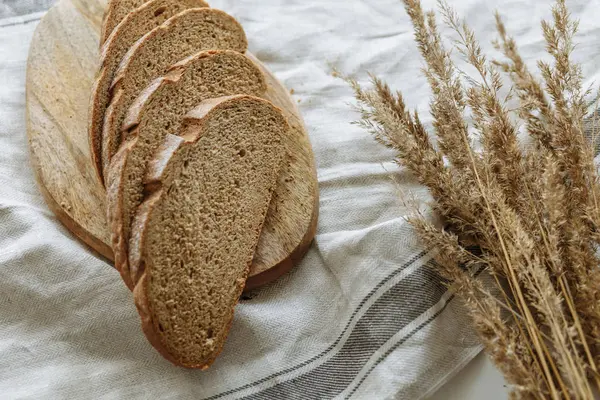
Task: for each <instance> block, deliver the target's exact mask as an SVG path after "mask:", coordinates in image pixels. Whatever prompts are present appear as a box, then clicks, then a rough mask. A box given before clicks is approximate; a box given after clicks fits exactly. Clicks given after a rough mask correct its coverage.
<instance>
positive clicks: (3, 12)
mask: <svg viewBox="0 0 600 400" xmlns="http://www.w3.org/2000/svg"><path fill="white" fill-rule="evenodd" d="M55 1H56V0H3V1H2V2H1V3H0V18H8V17H17V16H19V15H25V14H31V13H34V12H39V11H45V10H47V9H49V8H50V6H51V5H52V4H54V2H55Z"/></svg>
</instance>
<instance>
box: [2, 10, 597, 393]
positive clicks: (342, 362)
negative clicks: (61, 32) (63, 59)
mask: <svg viewBox="0 0 600 400" xmlns="http://www.w3.org/2000/svg"><path fill="white" fill-rule="evenodd" d="M49 3H51V1H43V0H38V1H33V0H27V1H23V0H10V1H9V0H4V1H2V2H1V3H0V398H9V399H12V398H178V399H187V398H190V399H191V398H194V399H198V398H210V399H217V398H218V399H233V398H252V399H254V398H255V399H327V398H333V397H336V396H337V397H338V398H353V399H363V398H365V399H370V398H378V399H384V398H390V399H391V398H399V399H410V400H413V399H419V398H423V397H426V396H427V395H428V394H431V393H432V392H433V391H434V390H436V389H437V388H438V387H439V386H440V385H441V384H443V383H444V382H445V381H447V380H448V379H449V377H451V376H452V375H453V374H454V373H455V372H457V371H458V370H459V369H460V368H461V367H462V366H464V365H465V364H466V363H467V362H468V361H469V360H470V359H471V358H472V357H473V356H474V355H475V354H477V352H478V351H479V346H478V344H477V341H476V339H475V338H474V336H473V335H472V334H471V333H470V331H469V329H468V320H467V319H466V318H465V316H464V312H463V310H462V309H461V308H460V306H459V304H458V303H457V302H456V301H453V297H452V296H451V295H450V294H449V293H447V292H446V290H445V287H444V285H443V284H442V283H441V282H439V279H438V278H437V277H436V276H435V274H433V273H432V272H431V270H430V269H429V268H427V267H425V266H424V264H426V263H427V262H428V260H429V259H430V253H429V252H428V251H427V249H423V248H422V247H421V246H420V245H419V244H418V241H417V240H416V238H415V237H414V234H413V232H412V230H411V228H410V227H409V226H408V225H407V224H406V223H405V221H404V220H403V216H404V215H405V214H406V210H404V209H403V208H402V207H401V206H400V204H399V203H398V200H397V190H396V188H395V187H394V183H392V180H391V179H390V178H391V176H392V175H394V176H395V177H396V179H397V181H399V182H400V184H401V186H402V189H403V190H415V191H416V193H417V195H418V196H422V197H423V198H425V197H424V192H423V190H422V189H420V188H419V187H418V186H417V185H416V184H415V183H414V180H413V178H412V177H411V176H410V174H408V173H406V172H405V171H403V170H399V169H398V168H397V167H395V166H394V165H393V164H392V163H390V160H391V159H392V154H391V153H390V152H389V151H387V150H385V149H384V148H382V147H381V146H379V145H377V144H376V143H375V142H374V141H373V140H372V138H371V137H369V136H368V134H366V133H365V132H363V131H362V130H361V129H360V128H358V127H356V126H354V125H351V124H350V123H351V122H352V121H353V120H355V119H357V114H356V113H355V112H354V111H353V110H352V109H351V107H350V106H349V103H352V101H353V99H352V93H351V91H350V89H349V88H348V87H347V85H346V84H345V83H344V82H342V81H341V80H339V79H336V78H334V77H333V76H331V73H330V67H329V65H330V64H333V65H336V66H337V67H338V68H339V69H340V70H341V71H343V72H345V73H347V74H353V75H355V76H357V77H358V78H359V79H361V80H364V79H366V77H367V76H366V72H367V71H372V72H374V73H376V74H377V75H379V76H382V77H384V78H385V79H386V80H388V81H389V82H390V83H392V84H393V86H394V87H396V88H398V89H401V90H403V91H404V92H405V94H406V100H407V102H408V103H409V104H411V105H412V106H414V107H417V108H419V110H421V111H422V115H423V116H424V118H425V119H426V121H425V122H429V120H428V119H427V118H428V114H427V112H426V107H427V103H428V89H427V86H426V84H425V81H424V79H423V78H422V77H421V76H420V74H419V69H420V67H421V66H422V63H421V61H420V59H419V57H418V53H417V50H416V47H415V45H414V43H413V41H412V36H413V34H412V30H411V27H410V24H409V22H408V18H407V16H406V14H405V12H404V10H403V7H402V5H401V2H399V1H398V0H378V1H361V0H269V1H258V0H212V1H211V5H212V6H213V7H215V8H220V9H223V10H225V11H227V12H229V13H231V14H232V15H234V16H235V17H237V18H238V19H239V20H240V22H241V23H242V25H243V26H244V28H245V29H246V31H247V35H248V37H249V40H250V50H251V51H252V52H253V53H254V54H256V55H257V56H258V57H259V58H260V59H261V60H263V61H264V62H265V63H266V65H267V66H268V67H269V68H271V70H272V71H274V73H275V74H276V75H277V76H278V77H279V78H280V79H281V80H282V81H283V82H284V83H285V85H286V86H287V87H289V88H291V89H292V88H293V89H294V92H295V94H294V98H295V99H297V101H299V105H300V108H301V111H302V113H303V115H304V117H305V120H306V125H307V127H308V131H309V134H310V137H311V140H312V142H313V146H314V150H315V156H316V161H317V164H318V169H319V170H318V176H319V183H320V191H321V218H320V221H319V228H318V234H317V237H316V239H315V242H314V245H313V246H312V248H311V250H310V252H309V253H308V255H307V256H306V258H305V260H304V261H303V262H302V264H301V265H299V266H298V267H297V268H296V269H294V270H293V271H292V272H291V273H289V274H287V275H286V276H285V277H283V278H281V279H280V280H278V281H277V282H276V283H274V284H271V285H269V286H267V287H265V288H263V289H260V290H257V291H256V292H255V293H253V294H251V295H250V296H246V297H244V299H243V300H242V301H241V303H240V305H239V306H238V308H237V312H236V317H235V322H234V324H233V327H232V329H231V333H230V337H229V339H228V341H227V344H226V346H225V350H224V351H223V353H222V355H221V356H220V358H219V359H218V360H217V362H216V363H215V364H214V365H213V367H212V368H211V369H210V370H208V371H206V372H200V371H190V370H185V369H181V368H177V367H174V366H172V365H171V364H169V363H168V362H166V361H165V360H163V359H162V358H161V357H160V356H159V355H158V354H157V353H156V352H155V351H154V350H153V349H152V348H151V346H150V345H149V344H148V343H147V342H146V339H145V338H144V336H143V334H142V333H141V330H140V329H139V318H138V315H137V312H136V310H135V307H134V306H133V302H132V295H131V293H129V291H128V290H127V289H126V288H125V286H124V285H123V283H122V282H121V280H120V278H119V276H118V274H117V273H116V272H115V271H114V270H113V269H112V268H111V267H110V266H109V265H108V264H106V263H105V262H104V261H103V260H101V259H98V258H97V257H95V256H94V255H93V254H92V253H91V252H89V251H88V249H87V248H86V247H85V246H84V245H82V244H80V243H79V242H78V241H77V240H75V239H74V237H73V236H72V235H71V234H70V233H69V232H68V231H67V230H66V229H65V228H63V227H62V226H61V225H60V224H59V223H58V221H57V220H56V218H54V216H53V215H52V213H51V212H50V211H49V210H48V209H47V207H46V205H45V204H44V201H43V199H42V197H41V195H40V193H39V192H38V190H37V187H36V185H35V182H34V179H33V176H32V173H31V170H30V168H29V157H28V151H27V142H26V131H25V109H24V107H25V90H24V89H25V88H24V84H25V66H26V58H27V52H28V45H29V42H30V40H31V37H32V33H33V31H34V29H35V27H36V25H37V24H38V22H39V18H40V17H41V15H42V13H41V11H43V10H44V9H45V7H47V6H48V5H49ZM433 3H434V2H433V1H429V0H428V1H426V2H425V5H426V6H433V5H434V4H433ZM453 4H454V5H455V6H456V7H457V9H458V11H459V12H460V13H461V14H462V15H464V16H465V17H466V18H467V19H468V20H469V21H470V22H471V23H472V25H473V27H474V28H475V30H476V31H477V33H479V34H480V37H481V40H482V41H483V42H484V44H485V45H486V48H490V46H489V45H488V43H489V41H490V40H491V39H492V38H493V36H494V35H493V31H492V30H493V16H492V12H493V10H494V7H496V5H495V2H494V1H491V0H487V1H483V0H461V1H459V2H453ZM569 5H570V6H571V10H572V11H573V13H574V14H575V16H577V17H580V18H582V26H581V27H582V34H581V35H580V37H579V41H580V42H581V45H580V47H579V52H578V56H579V58H580V59H581V60H582V61H583V66H584V72H585V73H586V74H587V76H590V78H594V75H595V74H596V70H597V66H598V59H599V58H600V51H598V42H597V36H596V35H595V33H597V31H598V24H597V23H596V22H595V21H597V14H596V10H598V9H599V7H598V5H599V4H598V1H591V0H577V1H569ZM500 7H501V9H500V11H501V12H502V13H503V14H505V15H507V16H508V18H507V23H508V24H507V25H508V28H509V29H510V30H511V31H512V32H514V34H515V35H516V36H517V38H518V41H519V43H520V44H521V45H522V50H523V52H524V54H526V55H527V57H526V58H527V60H529V61H531V62H532V65H533V62H534V60H535V58H536V57H538V56H539V55H540V54H541V52H542V51H543V43H542V36H541V33H540V30H539V26H538V21H539V19H540V18H541V17H542V16H547V15H548V14H549V3H547V2H528V1H525V0H508V1H505V2H503V3H502V5H500ZM596 77H597V76H596Z"/></svg>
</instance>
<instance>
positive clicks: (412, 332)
mask: <svg viewBox="0 0 600 400" xmlns="http://www.w3.org/2000/svg"><path fill="white" fill-rule="evenodd" d="M453 298H454V295H452V296H450V297H449V298H448V300H446V302H445V303H444V306H443V307H442V308H441V309H440V310H439V311H438V312H436V313H435V314H433V315H432V316H431V317H429V318H427V320H426V321H423V323H421V324H420V325H419V326H417V327H416V328H415V329H413V330H412V331H410V333H409V334H408V335H406V336H404V337H403V338H402V339H400V340H399V341H398V342H397V343H396V344H394V345H393V346H392V347H391V348H390V349H389V350H388V351H386V352H385V354H383V355H382V356H381V357H379V358H378V359H377V361H376V362H375V363H374V364H373V365H372V366H371V367H370V368H369V370H368V371H367V372H366V373H365V375H364V376H363V377H362V378H360V381H359V382H358V384H357V385H356V386H355V387H354V389H352V391H351V392H350V393H349V394H348V396H346V399H349V398H350V397H352V395H353V394H354V393H356V391H357V390H358V388H359V387H360V385H362V384H363V382H364V381H365V380H366V379H367V378H368V377H369V375H370V374H371V372H373V370H374V369H375V368H376V367H377V366H378V365H379V364H381V362H382V361H383V360H385V359H386V358H387V357H388V356H389V355H390V354H392V352H394V350H396V349H397V348H398V347H400V346H401V345H403V344H404V343H405V342H406V341H407V340H408V339H410V338H411V337H412V336H413V335H414V334H415V333H417V332H418V331H420V330H421V329H423V328H424V327H425V326H426V325H428V324H430V323H431V321H433V320H434V319H436V318H437V317H438V316H439V315H440V314H441V313H442V312H444V310H445V309H446V307H448V304H450V301H452V299H453Z"/></svg>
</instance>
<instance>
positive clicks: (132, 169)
mask: <svg viewBox="0 0 600 400" xmlns="http://www.w3.org/2000/svg"><path fill="white" fill-rule="evenodd" d="M265 91H266V83H265V80H264V76H263V75H262V72H261V71H260V69H259V68H258V67H257V66H256V65H255V64H254V63H253V62H252V61H250V59H249V58H247V57H246V56H244V55H243V54H240V53H237V52H234V51H209V52H203V53H199V54H197V55H194V56H192V57H190V58H188V59H186V60H183V61H182V62H180V63H178V64H176V65H175V66H174V67H173V68H172V69H171V71H170V72H169V73H168V75H166V76H165V77H162V78H159V79H157V80H155V81H154V82H153V83H152V84H151V85H150V86H149V87H148V88H146V89H145V90H144V91H143V92H142V94H141V95H140V97H139V98H138V99H137V100H136V101H135V102H134V104H133V106H132V107H131V109H130V110H129V115H128V116H127V119H126V121H125V124H124V125H123V128H124V129H126V130H127V131H128V133H127V135H128V136H131V139H130V140H129V141H127V142H126V143H124V144H123V146H122V147H121V149H120V150H119V152H118V153H117V155H116V156H115V157H114V159H113V161H112V163H111V165H110V170H109V172H108V174H107V206H108V221H109V224H110V227H111V232H112V246H113V251H114V254H115V267H116V268H117V269H118V270H119V271H120V272H121V276H122V277H123V280H124V281H125V283H126V284H127V286H128V287H130V288H132V287H133V283H132V282H133V280H132V279H131V275H130V272H129V264H128V260H127V254H128V251H127V248H128V240H129V238H130V227H131V221H132V219H133V217H134V215H135V211H136V209H137V207H138V206H139V204H140V203H141V201H142V199H143V195H144V185H143V177H144V174H145V172H146V169H147V164H148V161H149V160H150V159H151V158H152V155H153V154H154V152H155V151H156V148H157V147H158V145H159V144H160V143H161V142H162V140H163V138H164V137H165V135H166V134H167V133H177V132H178V131H179V127H180V126H181V123H182V121H183V117H184V116H185V114H186V113H187V112H188V111H190V110H191V109H193V108H194V106H196V105H197V104H198V103H200V102H201V101H203V100H206V99H208V98H212V97H219V96H226V95H233V94H251V95H256V96H260V95H262V94H263V93H264V92H265Z"/></svg>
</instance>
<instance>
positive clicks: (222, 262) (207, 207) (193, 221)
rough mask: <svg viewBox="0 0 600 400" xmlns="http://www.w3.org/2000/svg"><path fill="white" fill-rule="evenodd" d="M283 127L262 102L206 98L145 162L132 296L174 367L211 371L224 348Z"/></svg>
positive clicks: (272, 181)
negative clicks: (144, 193) (178, 132)
mask: <svg viewBox="0 0 600 400" xmlns="http://www.w3.org/2000/svg"><path fill="white" fill-rule="evenodd" d="M288 129H289V126H288V124H287V121H286V120H285V117H284V116H283V114H282V113H281V111H280V110H279V109H278V108H276V107H275V106H273V105H272V104H271V103H270V102H268V101H267V100H263V99H259V98H256V97H252V96H232V97H224V98H219V99H211V100H208V101H207V102H205V103H204V104H200V106H198V108H196V109H194V110H192V111H191V112H190V113H189V114H188V116H187V117H186V120H185V123H184V126H183V128H182V131H181V137H177V136H173V135H167V136H166V138H165V139H164V141H163V144H162V145H161V146H160V147H159V150H158V152H157V154H156V161H155V162H152V163H150V168H149V170H148V175H147V177H146V183H147V184H148V185H149V187H148V192H149V193H150V194H149V198H148V200H147V201H146V202H145V203H144V205H143V206H142V207H140V209H139V211H140V212H139V213H138V214H137V215H136V219H135V224H134V231H135V232H137V236H138V240H136V241H135V243H136V246H135V247H134V248H132V250H131V251H132V258H133V259H135V260H136V262H137V263H138V264H139V274H138V276H139V278H138V279H136V282H135V290H134V297H135V301H136V305H137V308H138V311H139V313H140V315H141V318H142V326H143V330H144V333H145V334H146V336H147V337H148V339H149V341H150V342H151V343H152V344H153V345H154V346H155V347H156V348H157V350H159V351H160V352H161V354H163V355H165V357H167V358H168V359H169V360H171V361H172V362H174V363H175V364H177V365H182V366H185V367H190V368H202V369H205V368H208V367H209V366H210V364H211V363H212V362H213V361H214V359H215V357H216V356H217V354H218V353H219V352H220V351H221V349H222V347H223V344H224V341H225V339H226V337H227V333H228V331H229V327H230V325H231V321H232V318H233V310H234V307H235V305H236V303H237V301H238V299H239V296H240V295H241V293H242V290H243V288H244V283H245V281H246V277H247V275H248V268H249V265H250V262H251V261H252V256H253V253H254V249H255V247H256V244H257V242H258V237H259V233H260V230H261V227H262V224H263V221H264V218H265V215H266V212H267V209H268V207H269V201H270V198H271V194H272V192H273V190H274V188H275V185H276V181H277V176H278V174H279V170H280V168H281V165H282V163H283V159H284V152H285V150H284V146H283V145H282V139H281V137H282V136H283V135H285V134H286V133H287V130H288Z"/></svg>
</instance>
